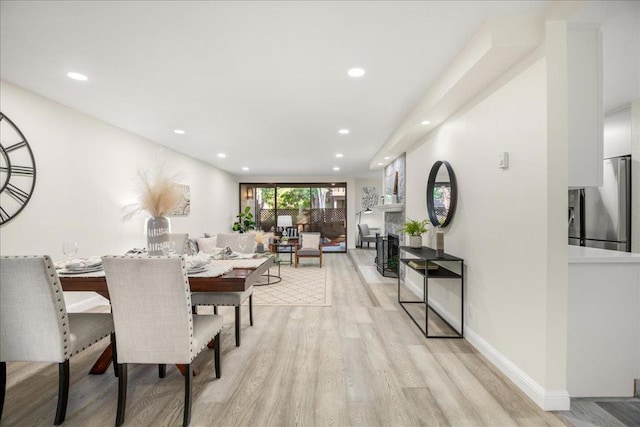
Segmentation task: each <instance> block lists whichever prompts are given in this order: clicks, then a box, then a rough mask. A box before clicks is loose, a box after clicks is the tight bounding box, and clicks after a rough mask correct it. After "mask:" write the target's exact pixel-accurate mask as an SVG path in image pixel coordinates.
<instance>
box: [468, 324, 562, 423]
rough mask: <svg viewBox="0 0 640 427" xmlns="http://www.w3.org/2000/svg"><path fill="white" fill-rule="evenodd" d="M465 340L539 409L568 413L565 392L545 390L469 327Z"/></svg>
mask: <svg viewBox="0 0 640 427" xmlns="http://www.w3.org/2000/svg"><path fill="white" fill-rule="evenodd" d="M465 338H466V339H467V341H468V342H469V343H470V344H471V345H472V346H474V347H475V348H476V349H477V350H478V351H479V352H480V353H481V354H482V355H483V356H484V357H486V358H487V359H488V360H489V362H491V363H492V364H493V365H494V366H495V367H496V368H498V369H499V370H500V372H502V373H503V374H505V375H506V376H507V378H509V379H510V380H511V381H512V382H513V383H514V384H515V385H516V386H517V387H518V388H519V389H520V390H522V391H523V392H524V393H525V394H526V395H527V396H528V397H529V398H530V399H531V400H533V401H534V402H535V404H536V405H538V406H539V407H540V408H542V409H543V410H545V411H568V410H569V409H570V403H571V402H570V398H569V393H568V392H567V391H566V390H545V389H544V387H542V386H541V385H540V384H538V383H537V382H536V381H534V380H533V378H531V377H530V376H529V375H527V374H526V373H524V372H523V371H522V370H521V369H520V368H518V367H517V366H516V365H515V364H514V363H512V362H511V361H510V360H509V359H507V358H506V357H504V356H503V355H502V354H501V353H500V352H499V351H498V350H496V349H495V348H494V347H493V346H491V344H489V343H488V342H487V341H485V339H484V338H482V337H481V336H480V335H478V334H477V333H476V332H475V331H474V330H473V329H471V328H469V327H467V328H466V329H465Z"/></svg>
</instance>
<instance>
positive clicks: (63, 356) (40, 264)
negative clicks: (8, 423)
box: [0, 255, 117, 425]
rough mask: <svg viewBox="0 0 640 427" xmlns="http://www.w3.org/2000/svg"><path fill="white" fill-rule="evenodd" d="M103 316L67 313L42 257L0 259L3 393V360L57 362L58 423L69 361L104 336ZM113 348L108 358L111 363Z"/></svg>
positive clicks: (107, 324) (108, 324) (107, 329)
mask: <svg viewBox="0 0 640 427" xmlns="http://www.w3.org/2000/svg"><path fill="white" fill-rule="evenodd" d="M113 332H114V326H113V318H112V316H111V314H109V313H67V309H66V306H65V302H64V296H63V292H62V287H61V285H60V280H59V279H58V275H57V273H56V270H55V268H54V266H53V263H52V262H51V258H49V257H48V256H46V255H44V256H23V257H7V256H3V257H1V258H0V377H1V384H0V387H2V399H1V401H0V419H2V409H3V408H4V397H5V392H6V378H7V366H6V362H57V363H58V374H59V375H58V404H57V409H56V416H55V420H54V424H55V425H60V424H62V423H63V422H64V419H65V416H66V412H67V401H68V398H69V374H70V366H69V359H70V358H71V357H72V356H73V355H75V354H77V353H79V352H80V351H82V350H84V349H86V348H88V347H89V346H90V345H92V344H94V343H96V342H98V341H100V340H101V339H103V338H105V337H107V336H109V335H110V334H111V338H112V341H113V338H114V337H113ZM116 357H117V356H116V353H115V346H114V360H116Z"/></svg>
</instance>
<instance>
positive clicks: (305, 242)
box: [294, 233, 322, 268]
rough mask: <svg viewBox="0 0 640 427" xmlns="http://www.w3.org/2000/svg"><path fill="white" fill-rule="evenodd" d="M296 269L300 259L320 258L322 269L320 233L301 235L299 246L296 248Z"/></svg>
mask: <svg viewBox="0 0 640 427" xmlns="http://www.w3.org/2000/svg"><path fill="white" fill-rule="evenodd" d="M294 256H295V264H294V265H295V267H296V268H297V267H298V261H299V259H300V258H319V261H320V268H322V244H321V242H320V233H300V235H299V240H298V244H297V245H296V246H295V255H294Z"/></svg>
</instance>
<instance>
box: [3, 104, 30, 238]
mask: <svg viewBox="0 0 640 427" xmlns="http://www.w3.org/2000/svg"><path fill="white" fill-rule="evenodd" d="M35 186H36V162H35V160H34V158H33V152H32V151H31V147H29V143H28V142H27V138H25V137H24V135H23V134H22V132H21V131H20V129H18V127H17V126H16V125H15V124H14V123H13V122H12V121H11V120H9V118H8V117H7V116H5V115H4V114H2V113H1V112H0V226H3V225H5V224H6V223H8V222H9V221H11V220H12V219H13V218H15V217H16V216H17V215H18V214H19V213H20V212H22V209H24V207H25V206H27V203H29V200H30V199H31V195H32V194H33V189H34V187H35Z"/></svg>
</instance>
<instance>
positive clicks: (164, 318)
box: [102, 256, 223, 426]
mask: <svg viewBox="0 0 640 427" xmlns="http://www.w3.org/2000/svg"><path fill="white" fill-rule="evenodd" d="M102 262H103V264H104V270H105V274H106V278H107V288H108V290H109V296H110V298H111V306H112V312H113V321H114V324H115V329H116V336H117V337H118V342H117V344H118V409H117V415H116V425H117V426H120V425H122V423H124V418H125V409H126V399H127V364H129V363H152V364H160V376H161V377H162V376H164V372H163V367H164V366H165V365H166V364H183V365H185V367H186V369H185V371H186V372H185V375H184V381H185V382H184V420H183V424H184V425H185V426H186V425H189V422H190V420H191V377H192V371H191V363H192V362H193V360H194V359H195V357H196V356H197V355H198V354H199V353H200V352H201V351H202V350H203V349H205V348H206V347H207V344H208V343H209V342H210V341H211V339H215V347H214V348H215V350H214V351H215V361H214V366H215V371H216V377H217V378H220V373H221V372H220V330H221V329H222V326H223V320H222V317H221V316H215V315H213V316H195V315H193V314H192V312H191V291H190V289H189V280H188V278H187V270H186V266H185V260H184V257H183V256H152V257H149V256H135V257H125V256H105V257H103V258H102ZM119 334H121V335H119Z"/></svg>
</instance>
